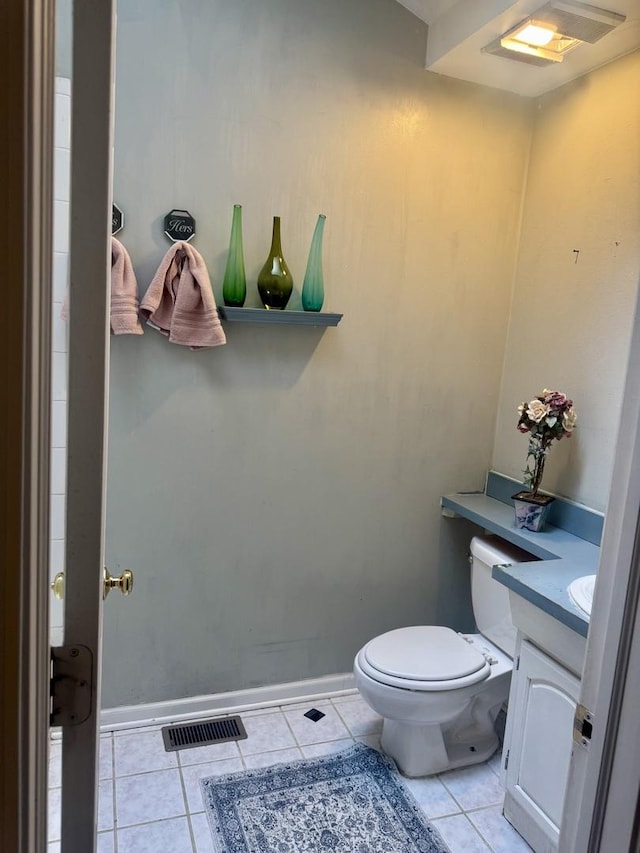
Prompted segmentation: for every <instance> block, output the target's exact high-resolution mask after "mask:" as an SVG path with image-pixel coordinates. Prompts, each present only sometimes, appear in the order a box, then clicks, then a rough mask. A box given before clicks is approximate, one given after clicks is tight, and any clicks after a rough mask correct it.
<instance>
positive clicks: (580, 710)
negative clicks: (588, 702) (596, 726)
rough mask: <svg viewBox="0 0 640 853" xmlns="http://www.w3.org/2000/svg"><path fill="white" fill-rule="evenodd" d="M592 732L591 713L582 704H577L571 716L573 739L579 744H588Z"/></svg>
mask: <svg viewBox="0 0 640 853" xmlns="http://www.w3.org/2000/svg"><path fill="white" fill-rule="evenodd" d="M592 732H593V714H592V713H591V711H590V710H589V709H588V708H585V707H584V705H578V706H577V708H576V715H575V717H574V718H573V739H574V741H575V742H576V743H579V744H580V745H581V746H589V744H590V743H591V734H592Z"/></svg>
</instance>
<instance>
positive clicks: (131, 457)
mask: <svg viewBox="0 0 640 853" xmlns="http://www.w3.org/2000/svg"><path fill="white" fill-rule="evenodd" d="M118 12H119V18H118V45H117V113H116V151H115V197H116V200H117V202H118V203H119V204H120V205H121V206H122V207H123V209H124V210H125V212H126V216H127V225H126V229H125V231H124V232H123V234H122V239H123V242H125V244H126V245H127V246H128V248H129V250H130V252H131V254H132V257H133V260H134V264H135V266H136V270H137V273H138V277H139V283H140V286H141V289H142V290H144V288H145V287H146V285H147V283H148V282H149V280H150V278H151V276H152V274H153V272H154V270H155V268H156V266H157V264H158V262H159V261H160V259H161V257H162V255H163V253H164V252H165V250H166V249H167V243H166V240H165V239H164V238H163V236H162V233H161V227H160V222H161V217H162V215H163V214H164V213H165V212H166V211H168V210H169V209H170V208H171V207H174V206H180V207H183V206H184V207H187V208H188V209H189V210H190V211H191V212H192V213H193V214H194V215H195V216H196V218H197V220H198V228H199V233H198V237H197V239H196V245H197V247H198V248H199V250H200V251H201V252H202V253H203V255H204V257H205V260H206V261H207V263H208V265H209V269H210V272H211V276H212V280H213V283H214V289H215V291H216V294H217V296H218V297H220V289H221V279H222V273H223V269H224V262H225V258H226V247H227V244H228V238H229V229H230V224H231V211H232V206H233V204H234V203H241V204H242V205H243V207H244V223H245V232H244V234H245V260H246V265H247V273H248V279H249V293H250V297H249V299H248V304H257V294H256V292H255V278H256V275H257V273H258V271H259V269H260V267H261V265H262V263H263V261H264V259H265V257H266V253H267V250H268V246H269V241H270V230H271V217H272V216H273V215H274V214H279V215H281V216H282V222H283V246H284V254H285V257H286V258H287V261H288V262H289V265H290V267H291V269H292V271H293V274H294V276H295V278H296V282H297V283H298V285H300V284H301V281H302V276H303V274H304V267H305V263H306V258H307V252H308V249H309V243H310V240H311V234H312V231H313V227H314V224H315V220H316V217H317V214H318V213H319V212H323V213H325V214H326V215H327V227H326V237H325V254H324V259H325V285H326V294H327V296H326V302H325V308H326V310H330V311H331V310H333V311H339V312H344V315H345V316H344V320H343V321H342V323H341V325H340V326H339V327H338V328H337V329H329V330H327V331H325V332H324V333H322V332H321V331H314V330H311V329H297V328H287V327H283V328H264V327H260V326H254V327H246V328H242V327H239V326H237V325H235V326H234V325H229V326H227V334H228V340H229V342H228V344H227V346H225V347H222V348H219V349H216V350H213V351H207V352H195V353H194V352H190V351H188V350H184V349H181V348H178V347H175V346H172V345H171V344H169V343H168V342H167V341H166V340H165V339H164V338H162V337H160V336H159V335H158V334H157V333H156V332H154V331H152V330H148V331H146V332H145V335H144V337H142V338H118V339H114V340H113V341H112V348H111V350H112V364H111V419H110V449H109V453H110V459H109V480H108V520H107V521H108V528H107V556H108V564H109V566H110V568H111V570H112V571H115V570H117V569H118V568H122V567H125V566H131V567H132V568H133V569H134V570H135V572H136V582H137V588H136V590H135V594H134V595H133V596H132V597H131V599H129V600H126V601H122V602H112V601H111V600H110V601H109V602H108V603H107V607H106V609H105V656H104V704H105V706H107V707H109V706H115V705H120V704H128V703H138V702H148V701H154V700H162V699H166V698H174V697H182V696H189V695H196V694H203V693H212V692H218V691H225V690H233V689H238V688H245V687H250V686H253V685H260V684H267V683H277V682H285V681H290V680H296V679H301V678H305V677H313V676H318V675H324V674H329V673H334V672H344V671H348V670H349V669H350V668H351V663H352V658H353V654H354V653H355V651H356V650H357V649H358V647H359V646H360V645H361V644H362V643H363V642H364V641H365V640H366V639H368V638H369V637H370V636H373V635H374V634H376V633H379V632H381V631H384V630H387V629H390V628H392V627H396V626H398V625H406V624H411V623H420V622H425V621H427V622H429V621H442V622H445V623H448V624H451V625H453V626H454V627H457V628H470V627H471V625H472V622H471V616H470V609H469V596H468V565H467V562H466V547H467V544H468V538H469V535H470V531H471V528H470V527H469V526H468V525H466V524H464V523H463V522H450V521H449V522H447V521H443V520H441V518H440V515H439V507H438V499H439V496H440V494H441V493H443V492H448V491H455V490H456V489H462V488H467V489H468V488H481V487H482V484H483V478H484V474H485V471H486V469H487V467H488V465H489V462H490V458H491V448H492V439H493V433H494V429H495V411H496V406H497V400H498V392H499V384H500V376H501V370H502V357H503V352H504V345H505V336H506V329H507V320H508V311H509V302H510V294H511V284H512V277H513V269H514V264H515V253H516V243H517V232H518V223H519V212H520V204H521V197H522V190H523V184H524V178H525V167H526V160H527V153H528V144H529V136H530V119H531V108H530V105H529V103H528V102H526V101H524V100H523V99H520V98H518V97H516V96H511V95H508V94H505V93H501V92H497V91H492V90H487V89H482V88H479V87H475V86H472V85H469V84H465V83H461V82H459V81H453V80H447V79H444V78H440V77H438V76H436V75H431V74H428V73H426V72H425V71H424V70H423V68H422V63H423V57H424V47H425V37H426V30H425V27H424V26H423V25H422V24H421V23H420V22H418V21H417V19H416V18H414V17H413V16H412V15H411V14H410V13H408V12H407V11H406V10H404V9H403V8H401V7H400V6H399V4H397V3H395V2H394V1H393V0H350V2H348V3H344V2H342V0H324V2H322V3H317V2H312V0H233V2H232V0H207V2H202V0H162V2H158V0H122V2H120V4H119V10H118ZM292 305H293V307H295V306H296V305H299V295H298V293H296V295H295V297H294V299H293V300H292Z"/></svg>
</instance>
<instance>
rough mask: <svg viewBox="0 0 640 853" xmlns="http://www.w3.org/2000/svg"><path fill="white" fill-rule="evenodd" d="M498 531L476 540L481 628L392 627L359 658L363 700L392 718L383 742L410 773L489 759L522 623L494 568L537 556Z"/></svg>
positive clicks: (474, 575) (475, 596) (474, 571)
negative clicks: (473, 631)
mask: <svg viewBox="0 0 640 853" xmlns="http://www.w3.org/2000/svg"><path fill="white" fill-rule="evenodd" d="M532 559H534V558H532V557H531V555H529V554H527V553H526V552H524V551H522V550H521V549H519V548H517V547H515V546H513V545H511V544H509V543H508V542H505V541H504V540H502V539H499V537H497V536H485V537H475V538H474V539H473V540H472V542H471V557H470V562H471V588H472V600H473V609H474V616H475V618H476V623H477V627H478V629H479V631H480V633H476V634H458V633H456V632H455V631H453V630H452V629H451V628H447V627H443V626H434V625H419V626H413V627H408V628H398V629H395V630H393V631H388V632H387V633H385V634H381V635H380V636H379V637H375V638H374V639H372V640H370V641H369V642H368V643H366V645H364V646H363V648H362V649H360V651H359V652H358V654H357V655H356V659H355V662H354V675H355V681H356V686H357V688H358V690H359V691H360V694H361V695H362V698H363V699H364V700H365V701H366V702H367V703H368V704H369V705H370V707H371V708H372V709H373V710H374V711H376V712H377V713H378V714H379V715H380V716H381V717H382V718H383V720H384V722H383V728H382V738H381V745H382V749H383V750H384V752H386V753H387V754H388V755H390V756H391V757H392V758H393V759H394V761H395V762H396V764H397V765H398V767H399V769H400V771H401V772H402V773H403V774H404V775H405V776H411V777H417V776H429V775H431V774H433V773H441V772H442V771H444V770H451V769H453V768H454V767H463V766H465V765H468V764H475V763H478V762H481V761H485V760H486V759H487V758H489V757H490V756H491V755H492V754H493V752H495V750H496V749H497V747H498V745H499V740H498V737H497V735H496V733H495V728H494V723H495V719H496V716H497V715H498V713H499V711H500V709H501V708H502V707H503V705H504V703H505V702H506V700H507V698H508V696H509V684H510V680H511V670H512V659H513V653H514V650H515V628H514V626H513V623H512V622H511V611H510V607H509V596H508V591H507V590H506V588H505V587H503V586H502V585H501V584H499V583H498V582H497V581H494V580H493V579H492V578H491V568H492V567H493V566H494V565H498V564H505V563H516V562H523V561H531V560H532Z"/></svg>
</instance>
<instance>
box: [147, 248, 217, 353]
mask: <svg viewBox="0 0 640 853" xmlns="http://www.w3.org/2000/svg"><path fill="white" fill-rule="evenodd" d="M140 310H141V311H142V314H143V316H145V317H146V318H147V322H148V323H149V325H150V326H152V327H153V328H154V329H157V330H158V331H159V332H161V333H162V334H163V335H166V336H167V337H168V338H169V340H170V341H171V343H173V344H182V345H183V346H187V347H191V349H201V348H202V347H217V346H220V344H226V342H227V339H226V337H225V334H224V331H223V329H222V325H221V323H220V318H219V317H218V309H217V308H216V301H215V299H214V296H213V291H212V289H211V282H210V281H209V273H208V272H207V268H206V266H205V263H204V260H203V259H202V256H201V255H200V254H199V253H198V252H197V251H196V250H195V249H194V248H193V246H191V245H189V243H185V242H182V241H178V242H177V243H174V244H173V246H172V247H171V248H170V249H169V251H168V252H167V254H166V255H165V256H164V258H163V259H162V263H161V264H160V266H159V267H158V271H157V272H156V274H155V275H154V277H153V281H152V282H151V284H150V285H149V288H148V290H147V292H146V294H145V296H144V299H143V300H142V305H141V306H140Z"/></svg>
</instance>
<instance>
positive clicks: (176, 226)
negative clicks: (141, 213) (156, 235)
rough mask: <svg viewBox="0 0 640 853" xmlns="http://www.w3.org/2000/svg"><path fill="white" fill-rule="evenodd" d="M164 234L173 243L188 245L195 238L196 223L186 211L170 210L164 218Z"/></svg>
mask: <svg viewBox="0 0 640 853" xmlns="http://www.w3.org/2000/svg"><path fill="white" fill-rule="evenodd" d="M164 233H165V234H166V235H167V237H168V238H169V239H170V240H172V241H173V242H174V243H176V242H177V241H178V240H184V242H185V243H188V242H189V240H191V239H192V238H193V237H195V236H196V221H195V219H194V218H193V216H191V214H190V213H189V211H188V210H177V209H176V210H171V211H169V213H167V215H166V216H165V218H164Z"/></svg>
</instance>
